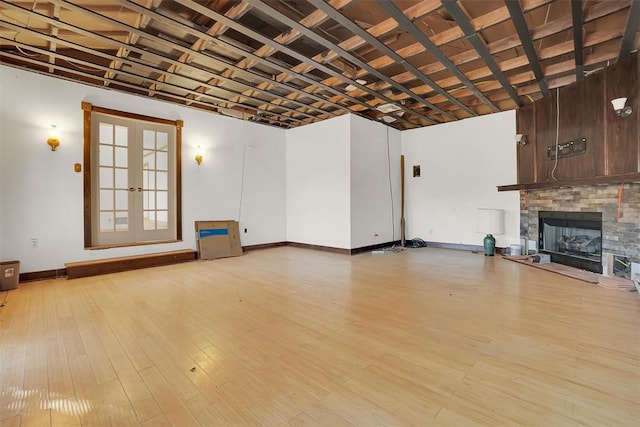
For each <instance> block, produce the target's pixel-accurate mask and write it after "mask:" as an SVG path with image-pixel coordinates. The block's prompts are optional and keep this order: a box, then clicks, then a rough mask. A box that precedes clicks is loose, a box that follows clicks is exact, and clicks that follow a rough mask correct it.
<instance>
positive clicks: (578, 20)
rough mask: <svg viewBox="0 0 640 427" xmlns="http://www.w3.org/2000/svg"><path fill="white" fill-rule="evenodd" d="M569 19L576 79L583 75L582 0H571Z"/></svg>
mask: <svg viewBox="0 0 640 427" xmlns="http://www.w3.org/2000/svg"><path fill="white" fill-rule="evenodd" d="M571 20H572V25H573V52H574V53H573V57H574V62H575V67H576V80H580V79H582V78H583V77H584V64H583V61H584V55H583V53H582V37H583V28H582V26H583V25H584V24H583V21H584V19H583V13H582V0H571Z"/></svg>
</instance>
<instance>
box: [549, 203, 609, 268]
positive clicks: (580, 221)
mask: <svg viewBox="0 0 640 427" xmlns="http://www.w3.org/2000/svg"><path fill="white" fill-rule="evenodd" d="M538 231H539V236H538V239H539V241H538V248H539V251H540V252H541V253H546V254H549V255H550V256H551V262H557V263H559V264H565V265H569V266H572V267H576V268H580V269H583V270H587V271H592V272H594V273H602V213H600V212H560V211H540V212H538Z"/></svg>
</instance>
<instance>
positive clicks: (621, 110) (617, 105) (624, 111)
mask: <svg viewBox="0 0 640 427" xmlns="http://www.w3.org/2000/svg"><path fill="white" fill-rule="evenodd" d="M626 103H627V98H616V99H612V100H611V105H613V109H614V110H615V112H616V114H617V115H618V116H619V117H629V116H630V115H631V113H632V112H633V110H632V109H631V107H625V106H624V105H625V104H626Z"/></svg>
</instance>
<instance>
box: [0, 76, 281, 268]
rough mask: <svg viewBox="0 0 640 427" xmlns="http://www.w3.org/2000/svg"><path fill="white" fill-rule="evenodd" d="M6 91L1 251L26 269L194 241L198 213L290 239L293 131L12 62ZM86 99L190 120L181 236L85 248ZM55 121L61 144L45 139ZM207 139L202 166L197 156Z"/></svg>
mask: <svg viewBox="0 0 640 427" xmlns="http://www.w3.org/2000/svg"><path fill="white" fill-rule="evenodd" d="M0 93H2V96H1V97H0V98H1V103H0V118H1V119H2V132H0V240H1V241H2V253H1V255H2V259H16V260H20V262H21V271H22V272H31V271H42V270H48V269H55V268H62V267H64V263H65V262H70V261H83V260H89V259H101V258H109V257H118V256H127V255H135V254H142V253H153V252H160V251H169V250H176V249H195V247H196V243H195V232H194V221H195V220H213V219H222V220H238V219H239V220H240V229H241V240H242V244H243V245H245V246H246V245H252V244H261V243H272V242H280V241H284V240H286V194H285V188H286V187H285V131H284V130H282V129H276V128H272V127H267V126H263V125H258V124H254V123H249V122H245V121H241V120H236V119H232V118H227V117H223V116H219V115H214V114H209V113H206V112H203V111H198V110H195V109H190V108H187V107H182V106H178V105H173V104H168V103H164V102H159V101H156V100H153V99H149V98H144V97H137V96H133V95H128V94H123V93H119V92H116V91H111V90H106V89H102V88H97V87H92V86H86V85H81V84H77V83H72V82H67V81H64V80H60V79H54V78H50V77H46V76H42V75H39V74H35V73H28V72H25V71H21V70H17V69H14V68H9V67H5V66H0ZM82 101H86V102H90V103H92V104H94V105H97V106H102V107H108V108H113V109H118V110H122V111H129V112H135V113H139V114H144V115H149V116H156V117H163V118H168V119H172V120H176V119H181V120H184V130H183V147H182V154H183V172H182V184H183V193H182V196H183V199H182V202H183V203H182V204H183V212H182V214H183V241H182V242H178V243H171V244H162V245H149V246H138V247H126V248H113V249H106V250H85V249H83V242H84V239H83V225H82V224H83V187H82V174H81V173H75V172H74V171H73V164H74V163H76V162H78V163H82V111H81V109H80V103H81V102H82ZM52 123H54V124H56V125H57V126H58V128H59V129H60V131H61V138H60V139H61V145H60V147H59V148H58V150H57V151H56V152H52V151H50V150H49V147H48V146H47V145H46V143H45V141H46V139H47V137H48V129H49V126H50V125H51V124H52ZM198 145H201V146H202V148H203V151H204V161H203V163H202V165H201V166H198V165H197V164H196V162H195V160H193V158H194V155H195V149H196V146H198ZM245 228H247V233H243V231H244V229H245ZM32 239H37V247H34V244H33V243H32Z"/></svg>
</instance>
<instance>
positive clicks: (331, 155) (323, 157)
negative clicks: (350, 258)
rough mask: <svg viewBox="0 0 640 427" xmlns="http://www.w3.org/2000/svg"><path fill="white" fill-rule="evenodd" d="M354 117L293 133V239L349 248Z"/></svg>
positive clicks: (290, 216) (289, 178)
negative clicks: (351, 152)
mask: <svg viewBox="0 0 640 427" xmlns="http://www.w3.org/2000/svg"><path fill="white" fill-rule="evenodd" d="M350 123H351V119H350V116H349V115H345V116H340V117H335V118H333V119H329V120H324V121H322V122H319V123H314V124H310V125H307V126H302V127H297V128H294V129H290V130H288V131H287V135H286V140H287V156H286V157H287V162H286V168H287V173H286V177H287V178H286V181H287V191H286V194H287V240H288V241H290V242H297V243H306V244H312V245H321V246H329V247H334V248H343V249H349V248H350V247H351V238H350V237H351V213H350V185H349V183H350V148H349V147H350V137H351V136H350V130H349V129H350Z"/></svg>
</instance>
